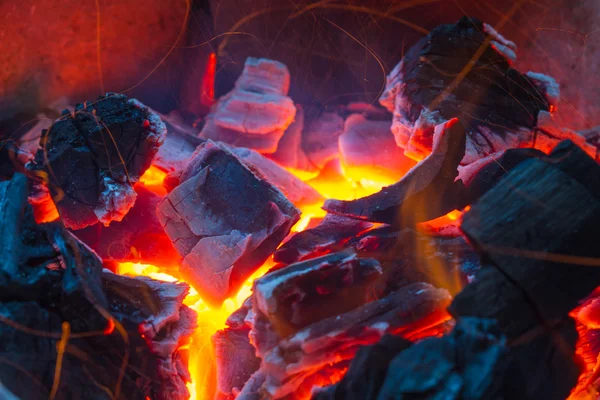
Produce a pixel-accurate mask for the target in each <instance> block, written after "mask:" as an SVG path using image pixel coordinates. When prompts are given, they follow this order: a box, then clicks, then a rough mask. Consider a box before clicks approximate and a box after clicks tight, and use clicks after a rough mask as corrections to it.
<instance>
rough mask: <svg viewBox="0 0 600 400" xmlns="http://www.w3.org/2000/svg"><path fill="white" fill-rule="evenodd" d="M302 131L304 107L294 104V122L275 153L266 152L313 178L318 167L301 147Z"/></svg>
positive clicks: (274, 158)
mask: <svg viewBox="0 0 600 400" xmlns="http://www.w3.org/2000/svg"><path fill="white" fill-rule="evenodd" d="M303 131H304V108H303V107H302V106H301V105H300V104H296V117H295V118H294V122H292V123H291V124H290V126H288V128H287V129H286V130H285V132H284V134H283V136H282V137H281V139H279V143H277V150H276V151H275V153H272V154H266V156H267V157H269V158H270V159H271V160H273V161H275V162H277V164H279V165H281V166H283V167H286V168H292V169H294V170H295V171H302V173H303V174H304V176H305V177H307V179H308V178H314V177H315V176H317V175H318V174H319V169H318V168H317V166H316V165H314V164H312V163H311V161H310V160H309V159H308V156H307V155H306V153H305V151H304V149H303V148H302V132H303Z"/></svg>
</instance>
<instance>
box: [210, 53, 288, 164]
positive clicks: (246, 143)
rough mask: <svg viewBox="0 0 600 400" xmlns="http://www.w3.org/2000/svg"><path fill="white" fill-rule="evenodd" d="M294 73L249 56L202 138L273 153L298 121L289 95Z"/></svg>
mask: <svg viewBox="0 0 600 400" xmlns="http://www.w3.org/2000/svg"><path fill="white" fill-rule="evenodd" d="M289 86H290V74H289V71H288V69H287V67H286V66H285V65H283V64H281V63H280V62H277V61H273V60H267V59H264V58H261V59H257V58H251V57H250V58H248V59H247V60H246V63H245V65H244V70H243V71H242V75H241V76H240V77H239V78H238V80H237V81H236V84H235V87H234V89H233V90H232V91H231V92H229V93H227V94H226V95H224V96H223V97H221V98H220V99H219V101H218V102H217V104H216V105H215V106H214V109H213V111H212V112H211V114H210V115H209V116H208V117H207V119H206V124H205V125H204V128H203V129H202V131H201V132H200V137H202V138H204V139H211V140H216V141H222V142H225V143H228V144H231V145H234V146H240V147H248V148H251V149H254V150H257V151H259V152H261V153H273V152H275V150H276V149H277V143H278V142H279V139H280V138H281V137H282V136H283V133H284V132H285V130H286V129H287V128H288V127H289V126H290V124H291V123H292V122H293V121H294V116H295V115H296V107H295V106H294V102H293V101H292V99H290V98H289V97H287V93H288V90H289Z"/></svg>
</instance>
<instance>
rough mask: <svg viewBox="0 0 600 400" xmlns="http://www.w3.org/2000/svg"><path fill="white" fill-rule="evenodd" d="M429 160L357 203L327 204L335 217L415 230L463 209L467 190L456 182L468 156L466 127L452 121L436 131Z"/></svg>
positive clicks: (439, 126) (339, 201)
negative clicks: (462, 164)
mask: <svg viewBox="0 0 600 400" xmlns="http://www.w3.org/2000/svg"><path fill="white" fill-rule="evenodd" d="M435 129H436V132H437V133H436V142H435V144H434V146H433V150H432V152H431V154H430V155H429V156H427V157H426V158H425V159H424V160H422V161H421V162H419V163H418V164H417V165H415V166H414V167H413V168H412V169H411V170H410V171H409V172H408V173H407V174H406V175H405V176H404V177H403V178H402V179H401V180H400V181H399V182H397V183H395V184H393V185H391V186H388V187H385V188H383V189H382V190H381V191H380V192H378V193H375V194H372V195H370V196H367V197H363V198H361V199H357V200H350V201H341V200H327V201H326V202H325V205H324V206H323V208H324V209H325V210H326V211H328V212H331V213H335V214H341V215H345V216H348V217H352V218H357V219H362V220H366V221H372V222H383V223H386V224H391V225H396V226H398V225H403V226H411V225H414V223H416V222H422V221H427V220H430V219H434V218H437V217H439V216H442V215H444V214H446V213H448V212H449V211H452V210H454V209H456V208H459V207H460V204H462V196H463V190H464V187H463V185H462V182H460V181H457V182H455V179H456V177H457V175H458V170H457V168H458V166H459V164H460V160H461V159H462V158H463V156H464V153H465V140H466V138H465V131H464V126H463V125H462V123H460V122H459V121H458V120H457V119H452V120H450V121H447V122H445V123H444V124H442V125H438V126H437V127H436V128H435Z"/></svg>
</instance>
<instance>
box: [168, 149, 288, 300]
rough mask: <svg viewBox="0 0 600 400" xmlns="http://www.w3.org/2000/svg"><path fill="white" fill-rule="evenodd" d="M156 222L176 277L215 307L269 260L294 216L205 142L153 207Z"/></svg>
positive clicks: (274, 193)
mask: <svg viewBox="0 0 600 400" xmlns="http://www.w3.org/2000/svg"><path fill="white" fill-rule="evenodd" d="M236 193H237V194H236ZM158 217H159V220H160V222H161V224H162V226H163V227H164V228H165V231H166V233H167V235H169V238H170V239H171V241H172V242H173V245H174V246H175V248H176V249H177V251H178V252H179V254H180V255H181V256H182V257H183V262H182V265H181V270H180V271H181V273H182V274H183V275H184V277H185V278H186V280H187V281H188V282H190V283H191V284H192V285H193V286H194V287H196V288H197V289H198V290H199V291H200V292H201V293H202V295H203V299H205V300H207V301H209V302H211V303H213V304H220V303H221V302H222V301H223V300H225V299H226V298H228V297H230V296H231V294H232V293H235V291H237V289H239V287H240V285H241V284H242V283H243V282H244V281H245V280H246V279H247V278H248V277H249V276H250V275H251V274H252V273H253V272H254V271H255V270H256V269H257V268H258V267H259V266H260V265H261V264H262V263H263V262H264V261H265V260H266V259H267V258H268V257H269V256H270V255H271V254H272V252H273V251H274V250H275V249H276V248H277V246H278V245H279V243H280V242H281V240H283V238H284V237H285V236H286V235H287V234H288V233H289V231H290V228H291V227H292V226H293V224H294V223H296V222H297V221H298V219H299V217H300V213H299V211H298V210H297V209H296V208H295V207H294V206H293V205H292V204H291V203H290V202H289V201H288V200H287V199H286V198H285V197H284V195H283V194H282V193H281V192H280V191H279V190H278V189H277V188H275V187H274V186H272V185H271V184H269V183H268V182H266V181H265V180H262V179H260V178H259V177H258V176H257V175H255V174H254V173H253V172H252V171H251V170H250V169H248V168H247V167H246V166H245V165H244V164H243V163H242V162H241V161H240V160H239V159H238V158H237V157H236V156H235V155H233V154H232V153H231V152H229V151H228V150H226V149H224V148H223V147H219V146H218V145H216V144H215V143H214V142H211V141H209V142H207V143H206V144H205V145H203V146H202V147H201V149H200V151H199V152H198V153H197V155H196V156H195V157H194V159H193V160H192V161H191V162H190V164H189V165H188V168H187V169H186V170H185V171H184V172H183V173H182V175H181V184H180V185H179V186H177V187H176V188H175V189H174V190H173V191H172V192H171V193H169V195H168V196H166V197H165V198H164V199H163V201H162V202H161V203H159V206H158Z"/></svg>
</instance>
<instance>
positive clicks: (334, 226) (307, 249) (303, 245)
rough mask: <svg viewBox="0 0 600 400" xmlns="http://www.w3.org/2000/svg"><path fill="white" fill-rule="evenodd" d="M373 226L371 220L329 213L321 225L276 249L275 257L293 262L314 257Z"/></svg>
mask: <svg viewBox="0 0 600 400" xmlns="http://www.w3.org/2000/svg"><path fill="white" fill-rule="evenodd" d="M372 226H373V224H371V223H369V222H364V221H359V220H356V219H352V218H348V217H345V216H342V215H336V214H327V215H326V216H325V218H323V220H322V221H321V222H320V223H319V225H317V226H315V227H314V228H311V229H307V230H304V231H302V232H298V233H296V234H295V235H294V236H292V237H291V238H290V239H289V240H288V241H286V242H285V243H284V244H283V245H282V246H281V247H279V248H278V249H277V250H276V251H275V254H274V255H273V259H274V260H275V262H278V263H285V264H291V263H294V262H297V261H302V260H305V259H308V258H313V257H315V256H318V255H320V254H323V253H328V252H329V251H330V249H331V248H333V247H334V245H342V243H343V242H345V241H346V240H347V239H349V238H351V237H353V236H355V235H357V234H359V233H361V232H363V231H365V230H367V229H370V228H371V227H372Z"/></svg>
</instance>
